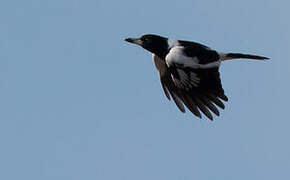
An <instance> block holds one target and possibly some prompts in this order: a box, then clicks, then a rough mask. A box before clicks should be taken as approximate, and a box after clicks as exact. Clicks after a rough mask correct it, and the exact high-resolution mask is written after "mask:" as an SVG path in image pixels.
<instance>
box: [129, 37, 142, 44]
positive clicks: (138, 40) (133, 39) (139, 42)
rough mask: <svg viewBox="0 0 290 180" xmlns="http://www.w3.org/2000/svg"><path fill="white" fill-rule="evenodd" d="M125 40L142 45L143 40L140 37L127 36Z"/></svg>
mask: <svg viewBox="0 0 290 180" xmlns="http://www.w3.org/2000/svg"><path fill="white" fill-rule="evenodd" d="M125 41H127V42H129V43H133V44H137V45H139V46H142V40H141V39H140V38H127V39H125Z"/></svg>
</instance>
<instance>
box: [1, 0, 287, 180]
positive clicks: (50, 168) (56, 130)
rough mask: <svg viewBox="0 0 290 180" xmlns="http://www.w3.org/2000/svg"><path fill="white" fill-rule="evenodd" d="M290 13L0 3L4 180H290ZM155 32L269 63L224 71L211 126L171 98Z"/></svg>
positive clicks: (221, 5) (278, 6)
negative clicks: (145, 44) (153, 41)
mask: <svg viewBox="0 0 290 180" xmlns="http://www.w3.org/2000/svg"><path fill="white" fill-rule="evenodd" d="M289 6H290V3H289V2H288V1H285V0H276V1H272V0H255V1H252V0H243V1H235V0H234V1H233V0H220V1H208V0H198V1H197V0H196V1H190V0H185V1H156V0H146V1H134V0H123V1H110V0H50V1H44V0H42V1H40V0H26V1H21V0H9V1H8V0H2V1H0V179H3V180H4V179H5V180H19V179H29V180H39V179H41V180H51V179H53V180H78V179H86V180H90V179H92V180H93V179H94V180H96V179H97V180H119V179H120V180H136V179H138V180H163V179H164V180H165V179H166V180H192V179H198V180H221V179H222V180H232V179H235V180H245V179H248V180H252V179H264V180H273V179H290V174H289V170H290V143H289V137H290V132H289V126H290V118H289V100H290V96H289V92H290V82H289V81H290V80H289V76H290V51H289V48H290V35H289V32H290V31H289V30H290V22H289V17H290V11H289ZM146 33H156V34H159V35H163V36H167V37H170V38H173V39H187V40H192V41H196V42H200V43H203V44H205V45H208V46H210V47H212V48H214V49H217V50H220V51H225V52H244V53H253V54H258V55H264V56H268V57H270V58H271V60H269V61H266V62H261V61H251V60H235V61H228V62H224V63H223V64H222V66H221V68H220V72H221V78H222V82H223V87H224V90H225V92H226V95H227V96H228V97H229V102H228V103H226V109H225V110H224V111H222V112H221V116H220V117H215V121H213V122H211V121H209V120H207V119H206V118H203V119H198V118H196V117H194V116H193V115H192V114H191V113H186V114H182V113H180V112H179V110H178V109H177V107H176V106H175V104H174V103H173V102H170V101H168V100H167V99H166V97H165V96H164V94H163V92H162V89H161V86H160V82H159V78H158V74H157V72H156V70H155V67H154V65H153V63H152V60H151V54H150V53H148V52H146V51H145V50H143V49H142V48H140V47H137V46H133V45H132V44H129V43H126V42H125V41H124V38H127V37H130V36H133V37H135V36H140V35H142V34H146Z"/></svg>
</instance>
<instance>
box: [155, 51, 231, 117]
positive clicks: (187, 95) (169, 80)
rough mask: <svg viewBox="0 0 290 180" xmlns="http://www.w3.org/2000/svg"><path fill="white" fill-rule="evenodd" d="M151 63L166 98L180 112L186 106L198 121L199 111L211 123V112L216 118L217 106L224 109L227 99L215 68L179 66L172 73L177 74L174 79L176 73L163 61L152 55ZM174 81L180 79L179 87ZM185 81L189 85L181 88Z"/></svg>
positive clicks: (217, 113)
mask: <svg viewBox="0 0 290 180" xmlns="http://www.w3.org/2000/svg"><path fill="white" fill-rule="evenodd" d="M153 61H154V64H155V66H156V68H157V70H158V72H159V77H160V81H161V86H162V89H163V91H164V94H165V96H166V97H167V99H169V100H170V99H171V98H172V99H173V101H174V102H175V104H176V106H177V107H178V108H179V110H180V111H181V112H185V107H184V105H185V106H186V107H187V108H188V109H189V110H190V111H191V112H192V113H193V114H194V115H195V116H197V117H199V118H201V112H202V113H203V114H204V115H205V116H206V117H207V118H208V119H210V120H213V115H212V113H214V114H215V115H217V116H219V115H220V113H219V110H218V108H217V107H219V108H221V109H224V108H225V106H224V103H223V102H222V100H223V101H227V100H228V98H227V97H226V95H225V94H224V90H223V88H222V86H221V81H220V78H219V72H218V68H210V69H197V70H194V69H191V68H182V67H178V69H175V72H177V73H179V74H177V75H180V76H179V77H176V74H174V73H173V71H172V69H170V68H169V67H168V66H167V64H166V63H165V60H163V59H161V58H159V57H158V56H157V55H155V54H153ZM175 68H177V67H175ZM174 78H176V79H174ZM178 78H179V79H178ZM182 78H183V79H182ZM186 78H188V79H186ZM197 78H198V79H197ZM174 80H176V81H177V80H179V82H178V83H179V84H178V83H175V81H174ZM197 80H198V81H197ZM187 82H189V85H188V86H181V84H183V85H184V83H187ZM190 83H191V84H190ZM193 83H196V84H193ZM211 112H212V113H211Z"/></svg>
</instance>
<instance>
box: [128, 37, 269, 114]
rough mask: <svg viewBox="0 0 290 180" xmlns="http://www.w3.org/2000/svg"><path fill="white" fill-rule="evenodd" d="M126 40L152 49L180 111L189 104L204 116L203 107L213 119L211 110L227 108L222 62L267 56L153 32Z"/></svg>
mask: <svg viewBox="0 0 290 180" xmlns="http://www.w3.org/2000/svg"><path fill="white" fill-rule="evenodd" d="M125 40H126V41H127V42H130V43H134V44H137V45H139V46H141V47H143V48H144V49H146V50H148V51H150V52H151V53H152V57H153V61H154V64H155V66H156V68H157V70H158V72H159V77H160V81H161V85H162V88H163V90H164V93H165V95H166V97H167V98H168V99H169V100H171V98H172V99H173V101H174V102H175V104H176V105H177V107H178V108H179V110H180V111H181V112H185V107H184V106H186V107H187V108H188V109H189V110H190V111H191V112H192V113H193V114H194V115H195V116H197V117H200V118H201V113H200V111H201V112H202V113H203V114H205V115H206V116H207V117H208V118H209V119H210V120H213V116H212V113H214V114H216V115H217V116H219V110H218V108H217V107H219V108H221V109H224V108H225V106H224V103H223V101H228V98H227V96H226V95H225V94H224V90H223V88H222V85H221V80H220V74H219V71H218V69H219V66H220V65H221V62H222V61H224V60H230V59H237V58H247V59H256V60H264V59H268V58H267V57H263V56H256V55H249V54H241V53H221V52H218V51H216V50H213V49H211V48H209V47H207V46H205V45H202V44H199V43H196V42H191V41H184V40H172V39H168V38H165V37H162V36H158V35H152V34H148V35H144V36H142V37H140V38H127V39H125Z"/></svg>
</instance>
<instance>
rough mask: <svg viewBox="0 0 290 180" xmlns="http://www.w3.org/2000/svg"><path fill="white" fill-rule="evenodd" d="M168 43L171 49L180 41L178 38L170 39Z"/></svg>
mask: <svg viewBox="0 0 290 180" xmlns="http://www.w3.org/2000/svg"><path fill="white" fill-rule="evenodd" d="M167 44H168V49H171V48H172V47H174V46H178V45H179V42H178V40H175V39H168V40H167Z"/></svg>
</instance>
